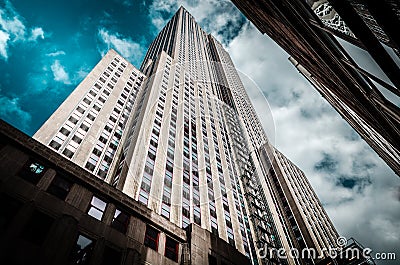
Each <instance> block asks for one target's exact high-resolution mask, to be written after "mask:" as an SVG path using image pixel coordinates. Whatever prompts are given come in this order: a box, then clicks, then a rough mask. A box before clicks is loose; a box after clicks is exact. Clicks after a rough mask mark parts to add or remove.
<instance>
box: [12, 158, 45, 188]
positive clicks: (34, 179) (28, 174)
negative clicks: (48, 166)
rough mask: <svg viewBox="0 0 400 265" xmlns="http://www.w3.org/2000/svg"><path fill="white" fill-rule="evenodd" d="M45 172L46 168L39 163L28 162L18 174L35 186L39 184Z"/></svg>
mask: <svg viewBox="0 0 400 265" xmlns="http://www.w3.org/2000/svg"><path fill="white" fill-rule="evenodd" d="M44 171H45V168H44V166H43V165H41V164H39V163H38V162H33V161H28V163H26V164H25V165H24V166H23V168H22V169H21V171H20V172H19V173H18V176H20V177H21V178H23V179H25V180H27V181H29V182H31V183H33V184H37V183H38V182H39V180H40V178H41V177H42V176H43V174H44Z"/></svg>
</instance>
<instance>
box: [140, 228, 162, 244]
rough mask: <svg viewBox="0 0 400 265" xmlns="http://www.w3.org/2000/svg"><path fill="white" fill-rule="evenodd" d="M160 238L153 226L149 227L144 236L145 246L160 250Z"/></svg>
mask: <svg viewBox="0 0 400 265" xmlns="http://www.w3.org/2000/svg"><path fill="white" fill-rule="evenodd" d="M158 236H159V232H158V230H156V229H155V228H153V227H151V226H147V227H146V234H145V236H144V245H145V246H147V247H149V248H152V249H154V250H158Z"/></svg>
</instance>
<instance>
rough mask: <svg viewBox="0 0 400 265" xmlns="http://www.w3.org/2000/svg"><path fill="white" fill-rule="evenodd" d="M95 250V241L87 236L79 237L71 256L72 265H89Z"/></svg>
mask: <svg viewBox="0 0 400 265" xmlns="http://www.w3.org/2000/svg"><path fill="white" fill-rule="evenodd" d="M93 249H94V241H93V240H92V239H90V238H88V237H86V236H83V235H79V236H78V239H77V240H76V245H75V247H74V248H73V249H72V253H71V255H70V256H71V260H72V264H80V265H85V264H89V262H90V257H91V256H92V252H93Z"/></svg>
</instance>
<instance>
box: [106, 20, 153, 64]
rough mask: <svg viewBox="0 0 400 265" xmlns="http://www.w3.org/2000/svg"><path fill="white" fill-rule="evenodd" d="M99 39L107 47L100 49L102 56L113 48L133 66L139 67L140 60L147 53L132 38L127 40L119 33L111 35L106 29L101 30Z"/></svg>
mask: <svg viewBox="0 0 400 265" xmlns="http://www.w3.org/2000/svg"><path fill="white" fill-rule="evenodd" d="M99 38H100V40H101V42H102V43H103V44H105V45H106V47H105V48H104V45H103V47H100V48H99V52H100V54H101V55H102V56H104V54H105V53H106V52H107V51H108V50H109V49H110V48H113V49H115V50H116V51H117V52H119V53H120V54H121V55H122V56H123V57H124V58H125V59H127V60H128V61H130V62H131V63H132V64H134V65H136V66H139V64H140V60H141V59H142V57H143V54H144V52H145V49H144V47H142V46H141V45H140V44H139V43H137V42H134V41H133V40H131V39H130V38H125V37H123V36H121V35H120V34H119V33H110V32H109V31H107V30H106V29H104V28H102V29H99Z"/></svg>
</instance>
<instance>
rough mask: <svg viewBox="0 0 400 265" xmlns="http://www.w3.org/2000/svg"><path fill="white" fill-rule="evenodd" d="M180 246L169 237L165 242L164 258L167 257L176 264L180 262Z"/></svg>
mask: <svg viewBox="0 0 400 265" xmlns="http://www.w3.org/2000/svg"><path fill="white" fill-rule="evenodd" d="M178 246H179V245H178V242H176V241H175V240H173V239H172V238H170V237H168V236H167V237H166V240H165V253H164V256H166V257H167V258H169V259H172V260H173V261H175V262H178V250H179V247H178Z"/></svg>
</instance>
